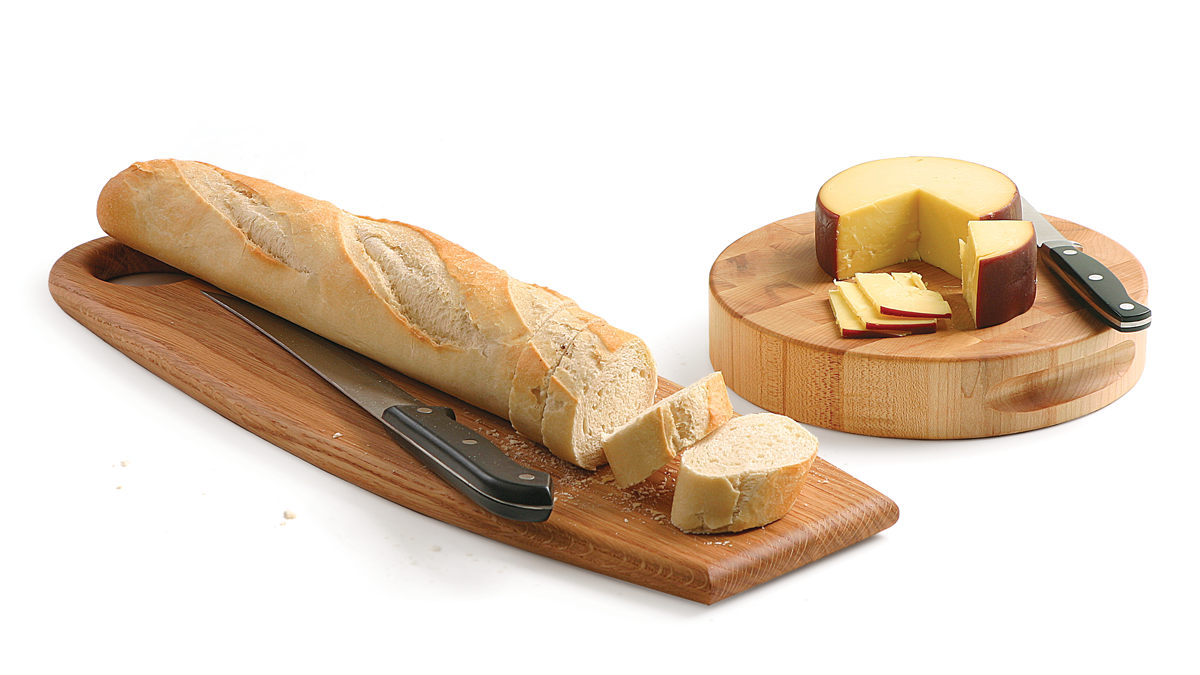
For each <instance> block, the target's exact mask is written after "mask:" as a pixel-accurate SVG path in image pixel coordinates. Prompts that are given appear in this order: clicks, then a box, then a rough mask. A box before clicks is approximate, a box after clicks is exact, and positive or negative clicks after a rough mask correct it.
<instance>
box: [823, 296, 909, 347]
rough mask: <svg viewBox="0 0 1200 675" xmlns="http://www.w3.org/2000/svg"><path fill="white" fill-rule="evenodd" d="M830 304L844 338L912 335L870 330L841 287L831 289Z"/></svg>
mask: <svg viewBox="0 0 1200 675" xmlns="http://www.w3.org/2000/svg"><path fill="white" fill-rule="evenodd" d="M829 304H830V305H832V306H833V317H834V319H835V320H836V321H837V327H838V334H840V335H841V336H842V337H844V338H882V337H904V336H905V335H912V333H910V332H909V331H890V330H870V329H868V328H867V325H866V324H865V323H863V320H862V319H860V318H858V315H857V314H855V313H854V310H853V309H852V308H851V307H850V303H849V302H846V296H844V295H842V291H841V289H838V288H835V289H832V290H831V291H829Z"/></svg>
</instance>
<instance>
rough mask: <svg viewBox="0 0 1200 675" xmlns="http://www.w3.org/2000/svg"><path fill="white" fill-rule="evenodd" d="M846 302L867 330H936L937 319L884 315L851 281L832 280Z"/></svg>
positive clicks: (923, 331)
mask: <svg viewBox="0 0 1200 675" xmlns="http://www.w3.org/2000/svg"><path fill="white" fill-rule="evenodd" d="M834 283H835V284H836V285H837V288H838V290H839V291H841V292H842V297H843V298H845V300H846V304H848V305H849V306H850V309H851V310H852V311H853V312H854V314H856V315H857V316H858V318H859V319H860V320H862V322H863V327H864V328H865V329H867V330H882V331H903V332H907V333H932V332H934V331H936V330H937V319H923V318H918V317H901V316H885V315H883V314H880V313H879V310H877V309H875V306H874V305H872V304H871V301H870V300H868V299H867V294H866V293H863V291H862V289H861V288H859V286H858V284H856V283H854V282H852V281H837V282H834Z"/></svg>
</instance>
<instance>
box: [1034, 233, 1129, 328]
mask: <svg viewBox="0 0 1200 675" xmlns="http://www.w3.org/2000/svg"><path fill="white" fill-rule="evenodd" d="M1039 250H1040V252H1041V255H1042V259H1043V260H1044V261H1045V262H1046V266H1047V267H1049V268H1050V269H1052V270H1053V271H1054V272H1055V273H1056V274H1058V276H1059V277H1061V278H1062V280H1063V281H1065V282H1067V285H1069V286H1070V287H1071V290H1073V291H1075V293H1076V295H1078V296H1079V297H1080V299H1082V300H1083V301H1084V302H1086V303H1087V304H1088V305H1090V306H1091V307H1092V309H1093V310H1095V311H1096V313H1097V314H1099V315H1100V317H1101V318H1102V319H1104V321H1105V322H1107V323H1108V324H1109V325H1110V326H1112V327H1113V328H1115V329H1117V330H1119V331H1121V332H1123V333H1130V332H1133V331H1139V330H1145V329H1147V328H1149V327H1150V308H1149V307H1147V306H1145V305H1143V304H1141V303H1139V302H1136V301H1134V300H1133V298H1130V297H1129V293H1128V292H1126V290H1125V285H1124V284H1122V283H1121V280H1120V279H1118V278H1117V275H1115V274H1113V273H1112V271H1111V270H1109V269H1108V268H1107V267H1105V266H1104V264H1103V263H1101V262H1100V261H1099V260H1096V259H1095V258H1093V257H1092V256H1090V255H1088V254H1086V253H1084V252H1083V251H1080V250H1079V249H1077V248H1075V247H1074V246H1071V245H1070V244H1066V243H1064V244H1058V245H1054V246H1050V245H1047V244H1042V245H1041V247H1039Z"/></svg>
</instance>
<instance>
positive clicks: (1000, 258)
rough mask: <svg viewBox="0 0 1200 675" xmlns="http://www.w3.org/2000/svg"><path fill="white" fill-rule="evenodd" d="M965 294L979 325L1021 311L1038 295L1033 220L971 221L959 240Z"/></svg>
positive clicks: (1030, 304)
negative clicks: (1031, 221) (965, 232)
mask: <svg viewBox="0 0 1200 675" xmlns="http://www.w3.org/2000/svg"><path fill="white" fill-rule="evenodd" d="M959 255H960V258H961V261H962V262H961V264H962V269H963V277H962V280H963V298H964V299H965V300H966V301H967V307H969V308H970V310H971V317H972V319H974V321H975V327H976V328H984V327H987V326H995V325H997V324H1001V323H1004V322H1006V321H1009V320H1010V319H1013V318H1014V317H1017V316H1020V315H1021V314H1024V313H1025V312H1027V311H1028V310H1029V308H1030V307H1032V306H1033V301H1034V299H1035V297H1036V295H1037V237H1036V236H1035V235H1034V231H1033V223H1030V222H1029V221H1027V220H990V221H975V222H971V223H968V227H967V237H966V238H965V239H963V240H962V241H960V242H959Z"/></svg>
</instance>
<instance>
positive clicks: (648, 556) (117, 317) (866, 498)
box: [50, 237, 899, 604]
mask: <svg viewBox="0 0 1200 675" xmlns="http://www.w3.org/2000/svg"><path fill="white" fill-rule="evenodd" d="M150 272H167V273H172V272H177V270H173V269H172V268H171V267H169V266H167V265H165V264H164V263H162V262H159V261H158V260H155V259H154V258H150V257H148V256H145V255H143V254H141V253H138V252H136V251H134V250H132V249H130V248H127V247H125V246H124V245H122V244H120V243H118V242H117V241H115V240H113V239H110V238H107V237H106V238H102V239H97V240H95V241H92V242H89V243H86V244H83V245H81V246H79V247H77V248H75V249H73V250H71V251H70V252H68V253H67V254H65V255H64V256H63V257H62V258H60V259H59V260H58V262H57V263H55V265H54V267H53V269H52V270H51V273H50V291H51V294H52V295H53V296H54V299H55V301H56V302H57V303H58V304H59V306H60V307H62V308H63V310H64V311H66V312H67V313H68V314H69V315H71V316H72V317H73V318H75V319H76V320H77V321H79V322H80V323H82V324H83V325H84V326H86V327H87V328H88V329H89V330H91V331H92V332H94V333H96V334H97V335H99V336H100V337H101V338H103V339H104V340H105V341H106V342H108V343H109V344H111V345H112V346H114V347H116V348H117V349H119V350H120V351H122V352H123V353H125V354H126V355H127V356H129V357H130V358H132V359H133V360H134V361H136V362H138V363H139V364H141V365H142V366H144V367H146V368H147V369H149V370H150V371H152V372H153V373H155V374H156V375H158V376H159V377H161V378H162V379H164V380H166V381H167V382H170V383H171V384H172V385H174V386H175V387H177V388H179V389H180V390H182V391H184V392H185V393H187V394H188V395H190V396H192V397H193V398H195V399H196V400H198V401H200V402H201V403H203V404H204V405H206V406H208V407H209V408H212V409H213V410H215V411H216V412H218V413H220V414H221V415H223V416H224V417H226V418H228V419H229V420H231V421H233V422H235V423H237V424H238V425H240V426H242V427H244V428H245V429H247V430H249V431H251V432H253V433H254V434H256V435H258V436H260V437H262V438H264V439H266V440H267V441H269V442H271V443H273V444H275V445H277V446H279V447H280V448H283V449H284V450H287V451H288V452H290V453H292V454H294V455H296V456H297V457H300V458H301V459H303V460H305V461H307V462H309V463H311V464H313V465H315V466H317V467H320V468H321V469H324V470H325V471H328V472H329V473H331V474H333V475H335V476H338V477H340V478H342V479H344V480H347V481H349V482H351V483H354V484H355V485H358V486H359V487H362V488H363V489H366V490H370V491H371V492H373V493H375V494H377V495H380V496H382V497H384V498H386V499H388V500H391V501H393V502H395V503H397V504H400V505H401V506H404V507H407V508H409V509H412V510H414V511H417V512H419V513H422V514H425V515H427V516H430V517H432V518H436V519H438V520H440V521H443V522H446V523H449V524H451V525H455V526H457V527H460V528H463V529H464V530H468V531H471V532H475V533H477V534H481V535H483V536H485V537H489V538H491V539H494V540H496V541H500V542H504V543H506V544H510V545H512V546H516V547H518V548H521V549H524V550H526V551H531V552H533V553H537V554H540V555H544V556H547V557H550V558H553V559H556V560H560V561H562V562H566V563H569V564H572V565H576V566H579V567H582V568H585V569H589V570H592V571H594V572H599V573H600V574H605V575H608V576H611V577H615V578H617V579H623V580H625V581H628V582H631V583H634V584H639V585H641V586H645V587H648V588H652V589H655V590H658V591H662V592H664V593H669V594H672V595H676V596H679V597H683V598H687V599H689V600H694V601H697V602H701V603H705V604H712V603H714V602H716V601H718V600H721V599H723V598H727V597H729V596H731V595H733V594H735V593H738V592H740V591H743V590H746V589H748V588H752V587H754V586H756V585H758V584H761V583H763V582H765V581H768V580H770V579H773V578H775V577H778V576H780V575H782V574H785V573H787V572H790V571H792V570H794V569H796V568H798V567H801V566H803V565H805V564H806V563H809V562H811V561H813V560H816V559H818V558H821V557H823V556H826V555H828V554H830V553H833V552H834V551H837V550H839V549H842V548H844V547H846V546H849V545H850V544H853V543H855V542H858V541H860V540H862V539H865V538H867V537H869V536H871V535H873V534H875V533H877V532H880V531H881V530H884V529H886V528H888V527H890V526H891V525H892V524H893V523H895V522H896V519H897V518H898V517H899V511H898V509H897V507H896V505H895V504H894V503H893V502H892V501H891V500H890V499H888V498H887V497H885V496H884V495H882V494H880V493H879V492H877V491H875V490H873V489H871V488H870V487H868V486H866V485H864V484H863V483H861V482H859V481H858V480H856V479H854V478H853V477H852V476H849V475H848V474H846V473H844V472H842V471H840V470H838V469H837V468H835V467H834V466H832V465H830V464H829V463H828V462H825V461H823V460H822V459H820V458H818V459H817V460H816V462H815V464H814V466H813V468H812V470H811V473H810V475H809V478H808V483H807V485H806V486H805V488H804V491H803V493H802V494H801V496H800V499H799V500H798V502H797V503H796V504H795V506H794V507H793V508H792V510H791V511H790V512H789V513H788V514H787V516H785V517H784V518H783V519H782V520H779V521H777V522H775V523H772V524H770V525H767V526H766V527H761V528H757V529H754V530H749V531H747V532H742V533H738V534H721V535H709V536H704V535H689V534H684V533H682V532H680V531H679V530H677V529H675V527H674V526H672V525H671V523H670V517H669V515H670V512H671V497H672V492H673V488H674V480H675V473H676V470H677V468H678V461H677V460H676V462H673V463H672V464H669V465H668V466H666V467H664V468H663V469H661V470H660V471H658V472H657V473H656V474H655V475H654V476H652V477H651V478H650V479H648V480H647V481H645V482H644V483H642V484H640V485H638V486H635V487H634V488H631V489H625V490H622V489H620V488H618V487H617V486H616V485H615V483H614V482H613V480H612V472H611V471H610V470H609V469H608V468H607V467H605V468H601V469H600V470H599V471H596V472H591V471H585V470H583V469H579V468H577V467H574V466H572V465H570V464H568V463H566V462H564V461H562V460H560V459H558V458H557V457H555V456H553V455H551V454H550V453H549V452H548V451H546V450H545V449H544V448H542V447H541V446H539V445H537V444H535V443H533V442H531V441H529V440H527V439H525V438H523V437H522V436H520V435H518V434H517V433H516V432H515V431H513V428H512V426H511V425H510V424H509V423H508V421H507V420H504V419H501V418H499V417H496V416H495V415H492V414H490V413H487V412H484V411H481V410H479V409H477V408H474V407H472V406H469V405H466V404H464V403H463V402H461V401H459V400H457V399H454V398H452V397H450V396H448V395H446V394H444V393H442V392H441V391H438V390H437V389H433V388H431V387H428V386H425V385H423V384H421V383H419V382H416V381H414V380H411V379H408V378H406V377H404V376H403V375H400V374H398V373H396V372H395V371H392V370H389V369H387V368H384V367H383V366H378V365H377V364H376V365H374V366H373V367H376V368H377V370H378V371H379V372H380V373H381V374H382V375H383V376H384V377H386V378H388V379H391V380H392V381H394V382H395V383H396V384H398V385H399V386H400V387H401V388H403V389H405V390H406V391H408V392H410V393H412V394H413V395H414V396H416V397H417V398H419V399H421V400H424V401H427V402H429V403H433V404H435V405H445V406H449V407H451V408H453V409H454V411H455V413H456V414H457V415H458V419H459V420H460V421H462V422H463V423H464V424H466V425H468V426H470V427H472V428H474V429H475V430H476V431H478V432H479V433H482V434H484V435H485V436H487V437H489V438H491V439H492V441H493V442H494V443H495V444H496V445H497V446H498V447H500V448H501V449H502V450H504V451H505V452H506V453H507V454H508V455H509V456H510V457H512V458H513V459H514V460H516V461H517V462H520V463H522V464H524V465H525V466H528V467H531V468H535V469H540V470H542V471H546V472H548V473H550V474H551V475H552V476H553V478H554V484H555V505H554V512H553V514H552V515H551V517H550V519H549V520H548V521H546V522H544V523H532V524H531V523H517V522H513V521H509V520H504V519H501V518H497V517H495V516H493V515H491V514H489V513H486V512H484V511H482V510H481V509H479V508H478V507H476V506H475V505H474V504H472V503H471V502H470V501H468V500H467V499H466V498H465V497H462V496H461V495H460V494H459V493H457V492H456V491H454V490H453V489H452V488H450V487H449V486H447V485H446V484H444V483H442V482H441V481H440V480H439V479H438V478H437V477H436V476H434V475H433V473H431V472H430V471H429V470H428V469H426V468H425V467H424V466H423V465H421V464H420V462H418V461H417V460H415V459H413V458H412V457H411V456H409V455H408V454H407V453H406V452H405V451H404V450H403V449H401V448H400V447H399V446H397V445H396V444H395V443H394V442H393V441H392V440H391V438H390V437H389V436H388V435H387V433H386V432H385V431H384V429H383V428H382V426H380V425H379V423H378V422H377V421H376V420H375V419H374V418H373V417H371V416H370V415H368V414H367V413H366V412H364V411H363V410H361V409H360V408H358V407H357V406H355V405H354V404H353V403H352V402H351V401H350V400H349V399H347V398H346V397H344V396H343V395H342V394H341V393H339V392H338V391H337V390H335V389H334V388H333V387H332V386H330V385H329V384H327V383H326V382H325V381H324V380H322V379H321V378H320V377H318V376H317V375H316V374H315V373H313V372H311V371H310V370H308V368H306V367H305V366H304V365H302V364H301V363H299V362H298V361H297V360H295V359H294V358H292V357H291V356H290V355H289V354H287V353H286V352H284V351H283V350H282V349H280V348H279V347H278V346H276V345H275V344H274V343H272V342H271V341H270V340H268V339H267V338H266V337H263V336H262V335H260V334H259V333H258V332H257V331H255V330H254V329H252V328H250V327H249V326H247V325H246V324H244V323H242V322H241V321H240V320H239V319H237V318H236V317H234V316H233V315H231V314H229V313H228V312H226V311H225V310H223V309H221V308H220V307H218V306H217V305H216V304H215V303H213V302H212V301H211V300H209V299H208V298H206V297H204V296H203V295H202V294H201V291H202V290H212V287H211V286H209V285H208V284H206V283H204V282H202V281H200V280H198V279H194V278H191V277H185V278H183V279H182V280H179V281H176V282H174V283H169V284H163V285H153V286H130V285H123V284H117V283H111V282H110V280H111V279H116V278H118V277H122V276H126V275H132V274H145V273H150ZM678 389H679V387H678V386H677V385H675V384H673V383H671V382H668V381H666V380H660V383H659V389H658V395H659V396H660V397H662V396H666V395H668V394H670V393H672V392H674V391H677V390H678Z"/></svg>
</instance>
